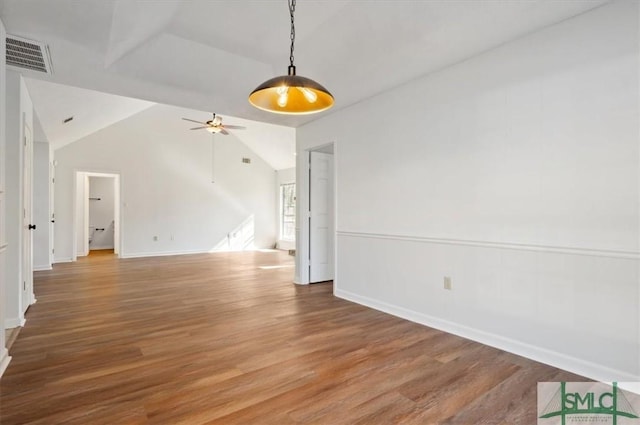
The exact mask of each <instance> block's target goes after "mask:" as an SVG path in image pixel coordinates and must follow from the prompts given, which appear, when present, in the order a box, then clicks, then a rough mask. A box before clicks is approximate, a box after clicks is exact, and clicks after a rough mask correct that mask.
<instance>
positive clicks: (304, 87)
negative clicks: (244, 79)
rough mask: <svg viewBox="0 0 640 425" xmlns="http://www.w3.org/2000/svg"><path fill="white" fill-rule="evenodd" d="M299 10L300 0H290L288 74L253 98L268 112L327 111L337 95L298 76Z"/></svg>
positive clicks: (266, 84)
mask: <svg viewBox="0 0 640 425" xmlns="http://www.w3.org/2000/svg"><path fill="white" fill-rule="evenodd" d="M295 10H296V0H289V15H290V17H291V37H290V38H291V49H290V54H289V68H288V70H287V75H281V76H279V77H275V78H271V79H270V80H267V81H265V82H264V83H262V84H260V85H259V86H258V87H257V88H256V89H255V90H254V91H252V92H251V94H250V95H249V103H251V104H252V105H253V106H255V107H256V108H258V109H262V110H264V111H267V112H275V113H277V114H289V115H303V114H314V113H316V112H320V111H325V110H327V109H329V108H331V107H332V106H333V96H332V95H331V93H329V90H327V89H326V88H324V87H323V86H322V85H320V84H318V83H317V82H315V81H313V80H312V79H310V78H305V77H302V76H300V75H296V67H295V65H294V64H293V59H294V58H293V50H294V43H295V35H296V31H295V24H294V13H295ZM290 89H296V90H290Z"/></svg>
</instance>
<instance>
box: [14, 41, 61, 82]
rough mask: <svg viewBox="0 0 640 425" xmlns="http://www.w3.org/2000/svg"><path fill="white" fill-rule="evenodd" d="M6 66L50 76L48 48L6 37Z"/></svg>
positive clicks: (41, 44)
mask: <svg viewBox="0 0 640 425" xmlns="http://www.w3.org/2000/svg"><path fill="white" fill-rule="evenodd" d="M7 65H8V66H14V67H16V68H23V69H30V70H32V71H40V72H44V73H47V74H51V58H50V57H49V47H48V46H47V45H46V44H43V43H40V42H38V41H33V40H27V39H26V38H21V37H16V36H15V35H7Z"/></svg>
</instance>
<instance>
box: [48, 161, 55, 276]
mask: <svg viewBox="0 0 640 425" xmlns="http://www.w3.org/2000/svg"><path fill="white" fill-rule="evenodd" d="M55 181H56V168H55V166H54V165H53V161H52V162H50V163H49V264H53V263H54V262H55V258H54V257H55V256H54V253H55V251H54V248H53V246H54V243H53V241H54V239H53V238H54V236H55V234H54V232H55V222H56V215H55V213H54V209H53V208H54V205H55V202H54V198H53V196H54V194H55V186H54V184H55Z"/></svg>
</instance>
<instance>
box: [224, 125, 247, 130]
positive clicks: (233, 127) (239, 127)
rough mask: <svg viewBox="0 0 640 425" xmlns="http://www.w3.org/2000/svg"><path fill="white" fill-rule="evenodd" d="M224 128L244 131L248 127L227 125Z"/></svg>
mask: <svg viewBox="0 0 640 425" xmlns="http://www.w3.org/2000/svg"><path fill="white" fill-rule="evenodd" d="M224 128H230V129H231V130H244V129H246V128H247V127H244V126H242V125H226V124H225V126H224Z"/></svg>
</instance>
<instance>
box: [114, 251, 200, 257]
mask: <svg viewBox="0 0 640 425" xmlns="http://www.w3.org/2000/svg"><path fill="white" fill-rule="evenodd" d="M211 252H212V251H208V250H194V251H161V252H134V253H131V254H120V255H119V258H144V257H168V256H170V255H189V254H210V253H211Z"/></svg>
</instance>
